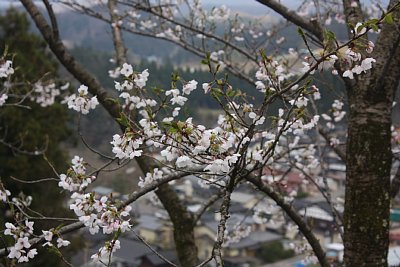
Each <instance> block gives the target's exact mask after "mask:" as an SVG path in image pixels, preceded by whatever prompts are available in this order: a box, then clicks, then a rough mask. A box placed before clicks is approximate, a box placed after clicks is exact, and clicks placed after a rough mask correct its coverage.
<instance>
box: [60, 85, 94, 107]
mask: <svg viewBox="0 0 400 267" xmlns="http://www.w3.org/2000/svg"><path fill="white" fill-rule="evenodd" d="M78 93H79V94H78V95H76V94H72V95H70V96H69V97H67V98H66V99H65V102H66V103H67V105H68V108H69V109H73V110H75V111H77V112H80V113H82V114H88V113H89V111H90V110H91V109H95V108H96V106H97V105H98V104H99V101H98V100H97V96H93V97H91V98H89V97H88V87H87V86H86V85H81V86H80V87H79V88H78Z"/></svg>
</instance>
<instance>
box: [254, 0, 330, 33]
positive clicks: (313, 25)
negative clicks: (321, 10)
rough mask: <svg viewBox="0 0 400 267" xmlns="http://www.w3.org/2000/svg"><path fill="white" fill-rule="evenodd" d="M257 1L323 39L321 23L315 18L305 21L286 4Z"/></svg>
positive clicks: (267, 0)
mask: <svg viewBox="0 0 400 267" xmlns="http://www.w3.org/2000/svg"><path fill="white" fill-rule="evenodd" d="M256 1H257V2H259V3H261V4H263V5H265V6H267V7H269V8H271V9H272V10H274V11H275V12H276V13H278V14H280V15H282V17H284V18H285V19H287V20H288V21H290V22H292V23H293V24H295V25H297V26H299V27H301V28H303V29H305V30H306V31H308V32H310V33H311V34H313V35H314V36H315V37H316V38H317V39H318V40H319V41H323V39H324V34H323V30H322V27H321V25H320V24H319V23H318V22H317V21H316V20H311V21H307V20H305V19H304V18H303V17H301V16H299V15H297V14H296V12H294V11H291V10H289V9H288V8H287V7H286V6H284V5H282V4H281V3H279V2H277V1H275V0H256Z"/></svg>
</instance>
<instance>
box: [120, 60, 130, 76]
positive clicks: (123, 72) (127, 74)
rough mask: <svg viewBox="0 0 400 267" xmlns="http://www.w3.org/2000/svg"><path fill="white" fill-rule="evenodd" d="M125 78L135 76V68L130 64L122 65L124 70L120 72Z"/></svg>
mask: <svg viewBox="0 0 400 267" xmlns="http://www.w3.org/2000/svg"><path fill="white" fill-rule="evenodd" d="M119 72H120V73H121V74H122V75H124V76H125V77H130V76H131V75H132V74H133V67H132V65H130V64H128V63H124V64H122V68H121V70H120V71H119Z"/></svg>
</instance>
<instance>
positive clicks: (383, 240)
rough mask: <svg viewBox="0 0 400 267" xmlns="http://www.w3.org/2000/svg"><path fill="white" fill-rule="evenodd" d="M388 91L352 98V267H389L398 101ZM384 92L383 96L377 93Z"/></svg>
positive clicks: (348, 244)
mask: <svg viewBox="0 0 400 267" xmlns="http://www.w3.org/2000/svg"><path fill="white" fill-rule="evenodd" d="M385 89H386V90H385ZM388 89H390V88H368V87H366V88H357V87H354V88H351V90H354V91H351V92H349V104H350V114H349V128H348V139H347V149H346V150H347V151H348V153H347V160H346V166H347V178H346V202H345V213H344V226H345V228H344V233H345V234H344V245H345V248H346V249H345V256H344V257H345V264H346V266H368V267H370V266H371V267H372V266H386V265H387V263H386V259H387V248H388V245H389V208H390V196H389V191H390V168H391V160H392V155H391V148H390V139H391V131H390V125H391V105H392V96H391V95H390V94H389V93H388V91H391V90H388ZM378 91H379V92H380V96H376V95H375V93H374V92H378ZM385 92H386V94H385Z"/></svg>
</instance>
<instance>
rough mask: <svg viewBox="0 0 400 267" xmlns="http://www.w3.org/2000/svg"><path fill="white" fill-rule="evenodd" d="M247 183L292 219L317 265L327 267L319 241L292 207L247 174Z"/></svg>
mask: <svg viewBox="0 0 400 267" xmlns="http://www.w3.org/2000/svg"><path fill="white" fill-rule="evenodd" d="M244 179H246V180H247V181H249V182H250V183H252V184H253V185H254V186H255V187H256V188H258V189H259V190H260V191H262V192H264V193H265V194H266V195H267V196H269V197H270V198H271V199H272V200H274V201H275V203H276V204H277V205H278V206H279V207H281V208H282V210H283V211H284V212H285V213H286V214H287V215H288V216H289V217H290V218H291V219H292V221H293V222H294V223H295V224H296V225H297V226H298V228H299V231H300V232H301V233H302V234H303V235H304V237H305V238H306V239H307V241H308V243H309V244H310V246H311V247H312V249H313V251H314V253H315V256H316V257H317V258H318V261H319V263H320V264H321V266H322V267H329V266H330V264H329V263H328V262H327V260H326V255H325V251H324V250H323V249H322V247H321V244H320V242H319V240H318V239H317V238H316V236H315V235H314V234H313V232H312V230H311V229H310V227H309V226H308V225H307V224H306V222H305V221H304V220H303V218H302V217H301V216H300V215H299V214H298V213H297V212H296V211H295V210H294V209H293V208H292V206H291V205H290V204H288V203H286V202H285V200H284V198H283V197H282V196H281V195H279V193H278V192H276V191H274V190H273V189H272V188H270V187H269V186H268V185H267V184H265V183H264V182H263V181H262V180H261V179H259V178H257V177H255V176H253V175H251V174H249V175H247V176H245V177H244Z"/></svg>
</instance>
